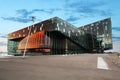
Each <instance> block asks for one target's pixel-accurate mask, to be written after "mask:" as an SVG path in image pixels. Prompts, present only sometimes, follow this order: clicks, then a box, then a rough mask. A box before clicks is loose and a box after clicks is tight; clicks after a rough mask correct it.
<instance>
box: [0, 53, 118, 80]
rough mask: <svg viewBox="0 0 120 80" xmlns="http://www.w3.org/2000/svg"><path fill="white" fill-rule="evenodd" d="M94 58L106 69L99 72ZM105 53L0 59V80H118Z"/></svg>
mask: <svg viewBox="0 0 120 80" xmlns="http://www.w3.org/2000/svg"><path fill="white" fill-rule="evenodd" d="M98 57H101V58H103V60H104V61H105V62H106V64H107V65H108V67H109V69H99V68H97V66H98ZM110 59H111V57H110V56H109V55H108V54H79V55H46V56H29V57H25V58H24V59H23V58H22V57H17V58H16V57H11V58H0V80H119V79H120V67H119V66H117V65H116V64H114V63H113V62H112V61H111V60H110Z"/></svg>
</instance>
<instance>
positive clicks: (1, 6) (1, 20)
mask: <svg viewBox="0 0 120 80" xmlns="http://www.w3.org/2000/svg"><path fill="white" fill-rule="evenodd" d="M119 12H120V0H115V1H114V0H0V46H1V47H2V46H4V47H5V46H7V43H6V42H7V40H6V39H7V34H8V33H11V32H14V31H16V30H19V29H22V28H24V27H27V26H29V25H31V21H30V20H31V16H35V17H36V19H35V22H36V23H37V22H41V21H44V20H46V19H49V18H52V17H55V16H57V17H60V18H62V19H63V20H66V21H67V22H69V23H71V24H73V25H74V26H76V27H80V26H83V25H86V24H89V23H93V22H96V21H98V20H102V19H105V18H108V17H110V18H111V20H112V34H113V42H116V41H120V20H119V19H120V15H119ZM3 40H4V41H3ZM116 45H117V44H116ZM119 48H120V47H119ZM0 51H1V48H0Z"/></svg>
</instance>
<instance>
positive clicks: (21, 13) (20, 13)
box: [1, 8, 60, 23]
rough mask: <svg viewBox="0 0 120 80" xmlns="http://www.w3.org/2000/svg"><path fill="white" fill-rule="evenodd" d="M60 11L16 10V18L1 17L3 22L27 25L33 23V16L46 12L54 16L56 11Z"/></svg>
mask: <svg viewBox="0 0 120 80" xmlns="http://www.w3.org/2000/svg"><path fill="white" fill-rule="evenodd" d="M58 10H60V9H57V8H56V9H33V10H31V11H27V10H26V9H20V10H16V14H17V16H16V17H1V18H2V19H3V20H9V21H16V22H21V23H27V22H29V21H31V17H32V14H34V13H40V12H44V13H47V14H52V13H53V12H54V11H58Z"/></svg>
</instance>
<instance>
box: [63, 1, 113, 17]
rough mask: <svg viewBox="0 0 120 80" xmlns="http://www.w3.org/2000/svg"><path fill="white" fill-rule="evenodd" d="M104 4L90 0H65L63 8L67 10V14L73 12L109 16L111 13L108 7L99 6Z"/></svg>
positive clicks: (86, 15)
mask: <svg viewBox="0 0 120 80" xmlns="http://www.w3.org/2000/svg"><path fill="white" fill-rule="evenodd" d="M105 5H106V4H105V3H104V2H95V1H94V2H90V1H88V0H87V1H76V2H70V1H69V0H66V4H65V8H66V11H67V14H68V13H69V14H73V13H78V14H79V16H80V17H81V16H84V15H85V16H84V17H90V16H91V17H93V16H96V15H99V16H109V15H112V12H111V10H110V9H106V8H104V9H103V8H101V7H103V6H105Z"/></svg>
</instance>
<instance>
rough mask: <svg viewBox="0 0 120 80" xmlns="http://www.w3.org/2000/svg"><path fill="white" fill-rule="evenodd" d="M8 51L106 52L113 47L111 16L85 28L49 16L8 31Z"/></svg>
mask: <svg viewBox="0 0 120 80" xmlns="http://www.w3.org/2000/svg"><path fill="white" fill-rule="evenodd" d="M7 47H8V53H9V54H13V55H17V54H23V53H24V52H26V54H43V55H47V54H48V55H55V54H81V53H103V52H104V50H109V49H112V29H111V19H110V18H107V19H103V20H100V21H97V22H94V23H91V24H88V25H84V26H82V27H75V26H74V25H72V24H70V23H68V22H66V21H64V20H62V19H60V18H59V17H54V18H50V19H48V20H45V21H42V22H40V23H36V24H33V25H31V26H28V27H26V28H23V29H20V30H18V31H15V32H12V33H10V34H8V45H7Z"/></svg>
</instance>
